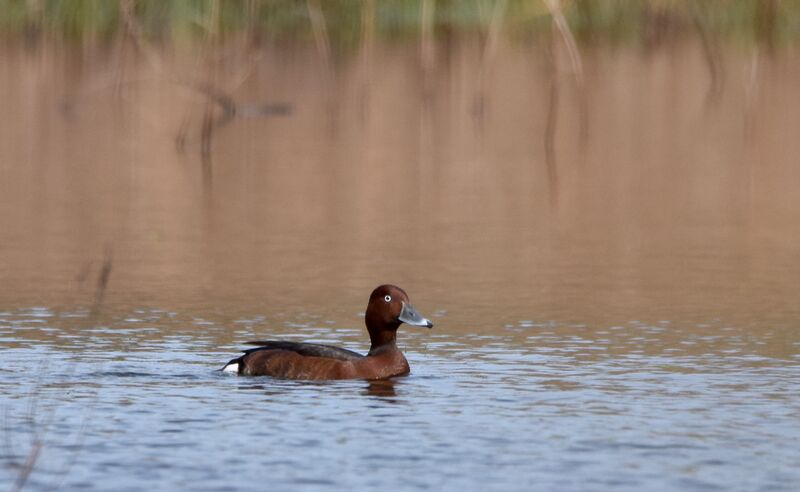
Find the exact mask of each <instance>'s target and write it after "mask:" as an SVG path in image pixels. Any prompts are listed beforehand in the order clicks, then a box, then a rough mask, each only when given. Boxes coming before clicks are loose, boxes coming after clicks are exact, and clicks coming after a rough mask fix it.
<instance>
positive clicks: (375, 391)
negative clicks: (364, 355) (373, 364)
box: [362, 379, 397, 403]
mask: <svg viewBox="0 0 800 492" xmlns="http://www.w3.org/2000/svg"><path fill="white" fill-rule="evenodd" d="M366 383H367V385H366V386H365V387H364V392H363V393H362V394H364V395H365V396H377V397H378V398H395V397H396V396H397V391H396V390H395V386H396V385H397V381H396V380H394V379H379V380H375V381H367V382H366ZM390 401H391V402H393V403H397V400H390Z"/></svg>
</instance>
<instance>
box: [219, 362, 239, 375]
mask: <svg viewBox="0 0 800 492" xmlns="http://www.w3.org/2000/svg"><path fill="white" fill-rule="evenodd" d="M222 372H235V373H237V374H238V373H239V363H238V362H231V363H230V364H228V365H226V366H225V367H223V368H222Z"/></svg>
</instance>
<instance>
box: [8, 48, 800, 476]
mask: <svg viewBox="0 0 800 492" xmlns="http://www.w3.org/2000/svg"><path fill="white" fill-rule="evenodd" d="M117 42H118V43H122V42H124V41H117ZM451 43H452V44H450V45H448V47H447V49H448V50H449V51H446V52H443V53H445V54H442V55H441V56H443V57H444V59H445V60H446V61H447V63H444V62H442V63H440V64H437V68H436V69H434V70H433V71H432V72H431V73H428V74H427V75H425V77H429V79H428V82H427V83H422V82H421V77H422V75H421V74H420V67H419V60H418V49H417V47H416V46H415V45H404V44H400V45H397V44H393V45H383V44H380V43H377V44H376V45H375V46H374V47H373V48H374V56H373V58H372V60H371V61H370V63H366V62H365V61H364V59H363V58H358V59H347V60H339V61H337V62H336V64H335V65H334V69H335V73H333V74H332V76H333V79H332V80H334V81H335V84H334V85H332V86H329V85H325V84H323V83H321V79H324V77H321V72H320V70H321V68H320V66H321V64H320V60H319V56H318V53H317V52H316V50H315V49H314V48H313V47H312V46H310V45H309V46H306V45H303V44H302V43H300V44H299V45H290V46H284V45H280V44H274V45H266V46H262V47H260V48H258V49H261V50H262V52H260V53H261V54H260V57H259V58H257V59H255V61H253V59H252V58H248V56H246V55H247V53H241V54H239V53H238V52H236V53H237V54H234V55H231V57H230V58H227V59H226V62H225V63H226V64H225V65H224V66H219V65H218V64H215V63H216V62H213V61H208V62H207V63H206V64H202V63H201V64H199V65H198V64H197V63H196V60H195V59H194V58H192V57H189V56H187V57H186V59H183V58H181V55H180V53H177V54H174V58H170V57H169V56H168V55H163V56H164V60H162V61H164V62H166V63H167V66H168V67H169V70H171V71H172V72H171V73H178V74H180V75H181V77H183V78H185V79H192V78H195V79H210V80H213V81H214V83H215V84H216V85H218V86H219V87H221V88H223V89H224V90H226V91H228V92H229V93H230V94H231V95H232V97H234V98H235V100H236V101H238V102H240V103H242V104H245V103H248V104H249V103H264V102H281V103H287V104H290V105H291V107H292V111H291V113H290V114H287V115H274V116H270V117H258V116H254V117H253V116H252V115H247V117H244V116H245V115H243V116H242V117H241V118H239V117H237V118H234V119H233V120H232V121H230V122H227V123H226V124H225V125H221V126H219V127H215V130H214V134H213V139H212V140H211V142H210V146H209V147H206V144H207V143H208V142H204V137H203V130H202V128H203V123H202V121H203V114H204V111H206V106H205V104H206V103H207V101H206V100H205V98H204V96H203V95H202V93H198V91H196V90H193V89H191V88H188V89H187V87H185V86H182V85H181V84H176V83H175V82H174V80H175V77H172V76H169V77H167V76H165V75H164V73H162V72H159V70H163V66H164V65H158V64H152V63H146V62H144V61H142V60H132V61H131V60H127V61H126V60H123V61H121V62H120V61H119V60H116V59H115V58H114V57H105V56H104V53H105V51H103V50H99V52H98V53H92V52H91V51H90V52H88V53H87V52H86V51H85V50H84V51H78V50H75V51H71V50H70V49H69V48H67V47H63V46H59V45H55V44H48V45H45V46H44V47H40V48H38V49H37V50H35V51H33V52H28V51H24V50H19V49H15V48H14V47H9V46H4V47H3V48H2V49H3V50H4V51H3V56H0V64H2V73H3V74H4V75H3V77H2V78H0V107H3V108H7V113H6V114H7V116H5V117H3V118H2V119H0V176H1V177H2V179H0V220H2V222H1V223H2V227H0V275H2V279H3V280H2V285H0V344H2V350H1V351H0V402H1V404H0V407H1V410H2V412H3V425H2V431H3V432H2V438H1V439H0V440H1V441H2V444H0V446H2V448H0V449H2V451H1V452H0V454H1V455H2V463H3V466H2V467H0V480H2V483H3V484H4V485H5V484H11V485H10V488H11V489H12V490H14V489H15V488H17V487H16V486H15V485H14V483H15V482H16V481H17V480H18V479H19V477H24V476H27V482H26V483H25V484H24V487H23V488H24V489H29V490H49V489H52V488H54V487H58V486H60V487H61V488H62V489H65V490H72V489H81V490H92V489H97V490H108V489H114V490H152V489H156V490H175V489H189V490H216V489H224V490H230V489H231V488H236V489H247V488H253V487H258V488H271V489H277V490H287V489H290V490H305V489H307V490H324V489H330V490H333V489H336V490H342V489H359V490H373V489H379V488H381V489H386V488H389V489H392V490H427V489H430V490H440V489H443V490H487V489H488V490H531V489H538V490H637V491H638V490H665V489H667V490H670V489H671V490H716V489H722V490H794V489H795V488H796V484H797V483H798V482H800V472H798V470H800V445H798V444H800V442H799V441H800V426H798V425H797V423H798V422H800V397H798V395H800V331H798V326H800V294H799V293H800V289H798V279H800V249H798V246H797V245H798V244H800V226H799V224H800V194H797V193H796V190H797V188H798V185H800V182H799V180H800V174H798V168H797V159H796V156H797V155H800V147H798V146H799V145H800V140H798V139H797V138H796V135H795V133H796V132H795V127H796V122H797V121H798V119H797V118H798V117H799V116H800V94H798V90H800V89H799V87H798V85H797V84H796V82H795V81H796V80H798V77H800V65H798V58H797V56H796V53H793V52H792V51H791V50H789V51H787V52H783V53H778V54H774V55H765V54H759V53H758V52H755V51H754V52H752V53H750V52H746V50H745V51H742V50H741V49H736V48H734V47H730V48H726V49H725V50H724V51H723V52H722V54H721V55H720V56H721V58H720V60H717V62H718V65H717V66H716V70H718V71H720V72H719V73H721V74H723V75H724V83H723V84H721V86H720V84H718V83H717V84H710V83H709V72H708V67H707V66H706V62H705V58H704V54H703V52H702V50H701V47H700V45H699V43H694V42H676V43H673V44H669V45H668V46H666V47H661V48H660V49H657V50H654V51H653V52H642V51H640V50H637V49H636V48H630V47H628V48H625V47H617V48H615V49H612V48H602V47H598V48H597V49H596V50H593V51H590V52H588V53H585V57H584V60H583V61H584V68H585V87H586V93H585V94H580V93H579V92H578V91H577V89H576V88H575V86H574V82H573V81H572V80H573V79H572V78H571V76H570V74H568V73H564V74H561V75H559V76H558V77H556V80H559V81H560V84H561V85H560V90H559V91H558V93H559V105H558V108H557V110H558V118H557V119H556V120H555V121H556V122H555V125H556V126H555V128H556V132H555V134H554V137H553V140H552V141H551V142H550V143H549V144H548V143H547V137H546V135H548V130H547V129H548V127H550V126H551V125H552V121H551V120H549V118H548V107H550V104H549V102H550V99H549V98H550V96H551V95H552V91H551V84H552V76H551V75H552V74H550V72H548V70H549V69H548V66H549V65H548V64H547V63H546V61H545V60H546V50H545V49H543V48H541V47H537V46H533V47H531V46H526V45H524V43H523V44H514V43H511V42H501V43H500V44H499V46H498V47H497V51H496V54H495V55H493V56H496V59H494V60H493V61H492V63H493V66H492V71H491V73H492V76H491V77H484V78H481V79H480V80H478V78H476V77H475V76H474V74H476V73H480V71H481V70H482V69H483V68H482V65H481V63H483V62H482V61H481V60H482V53H483V47H482V45H481V44H480V43H479V40H477V39H472V38H471V37H466V38H464V39H456V40H451ZM254 49H255V48H254ZM442 49H444V48H442ZM210 58H213V57H210ZM719 73H718V74H717V76H719ZM423 75H424V74H423ZM181 77H178V79H181ZM710 88H713V89H714V90H716V91H718V92H714V93H710V92H709V91H710V90H711V89H710ZM712 96H713V97H712ZM582 100H583V101H585V104H586V107H585V112H583V111H582V110H581V109H580V107H581V104H583V103H581V101H582ZM476 108H477V109H476ZM219 109H220V108H218V107H216V106H214V105H213V104H212V105H211V106H210V111H212V112H215V111H216V112H217V113H218V112H219ZM215 114H216V113H215ZM582 114H585V115H586V116H585V117H586V121H583V122H581V118H582V116H581V115H582ZM8 115H15V116H14V117H11V116H8ZM548 121H551V122H550V123H548ZM584 127H585V131H584V130H581V128H584ZM182 139H183V140H182ZM548 145H552V147H551V148H550V151H548V150H547V148H548ZM204 149H205V150H204ZM383 282H394V283H397V284H398V285H400V286H402V287H403V288H405V289H406V290H407V291H408V292H409V294H410V297H411V300H412V301H413V303H414V305H415V307H416V308H418V309H419V310H420V312H421V313H423V314H424V315H426V316H428V317H430V318H431V319H432V320H433V321H434V323H435V327H434V329H433V330H431V331H428V330H421V329H414V328H407V327H404V328H402V333H401V335H400V344H401V346H402V348H403V350H404V351H405V353H406V355H407V358H408V359H409V362H410V364H411V368H412V373H411V375H409V376H408V377H403V378H397V379H394V380H392V381H389V382H373V383H370V382H365V381H342V382H294V381H279V380H274V379H270V378H243V377H236V376H231V375H227V374H222V373H220V372H219V371H218V369H219V368H220V367H222V365H223V364H224V363H225V362H227V361H228V360H230V359H231V358H232V357H234V356H236V354H237V352H238V350H239V349H241V348H242V347H243V343H244V342H245V341H247V340H251V339H263V338H276V339H280V338H285V339H291V340H307V341H316V342H322V343H332V344H337V345H341V346H344V347H346V348H349V349H352V350H358V351H361V352H364V351H366V349H367V347H368V343H367V339H366V334H365V332H364V329H363V310H364V308H365V305H366V298H367V296H368V294H369V292H370V290H371V289H372V288H373V287H375V286H376V285H378V284H380V283H383ZM32 458H35V460H33V459H32ZM27 460H30V461H31V462H33V461H35V463H34V466H33V469H32V472H31V473H30V474H29V475H28V474H27V473H25V472H24V467H25V466H24V464H25V463H26V461H27ZM20 485H21V484H20Z"/></svg>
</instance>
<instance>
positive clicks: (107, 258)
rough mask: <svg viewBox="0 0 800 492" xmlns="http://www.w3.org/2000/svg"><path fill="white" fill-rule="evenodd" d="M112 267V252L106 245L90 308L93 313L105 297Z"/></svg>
mask: <svg viewBox="0 0 800 492" xmlns="http://www.w3.org/2000/svg"><path fill="white" fill-rule="evenodd" d="M113 265H114V250H113V248H112V247H111V246H110V245H107V246H106V251H105V255H104V257H103V265H102V266H101V267H100V273H98V274H97V284H96V286H95V291H94V306H93V308H92V311H93V312H96V311H97V309H99V308H100V305H101V304H102V303H103V298H104V297H105V295H106V288H107V287H108V280H109V278H111V268H112V267H113Z"/></svg>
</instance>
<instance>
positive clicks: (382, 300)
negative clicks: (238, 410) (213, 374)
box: [222, 285, 433, 380]
mask: <svg viewBox="0 0 800 492" xmlns="http://www.w3.org/2000/svg"><path fill="white" fill-rule="evenodd" d="M365 321H366V324H367V331H368V332H369V339H370V341H371V342H372V345H371V347H370V349H369V353H368V354H367V355H361V354H359V353H357V352H353V351H352V350H346V349H343V348H340V347H334V346H331V345H322V344H317V343H297V342H286V341H270V340H266V341H256V342H248V344H249V345H258V346H257V347H256V348H252V349H249V350H245V351H244V355H243V356H241V357H238V358H236V359H233V360H232V361H230V362H228V363H227V364H226V365H225V367H223V368H222V370H223V371H226V372H235V373H237V374H241V375H246V376H274V377H277V378H284V379H316V380H320V379H386V378H390V377H393V376H400V375H403V374H408V373H409V371H410V368H409V366H408V361H407V360H406V358H405V356H403V353H402V352H401V351H400V349H399V348H397V343H396V340H397V329H398V328H399V327H400V325H401V324H403V323H406V324H408V325H413V326H425V327H427V328H432V327H433V323H431V322H430V320H428V319H426V318H424V317H422V316H421V315H420V314H419V313H418V312H417V311H416V310H415V309H414V307H413V306H411V303H410V302H409V300H408V294H406V292H405V291H404V290H403V289H401V288H400V287H397V286H395V285H381V286H379V287H377V288H376V289H375V290H373V291H372V294H370V296H369V304H367V313H366V316H365Z"/></svg>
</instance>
